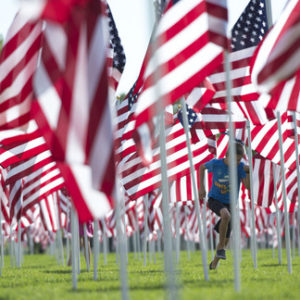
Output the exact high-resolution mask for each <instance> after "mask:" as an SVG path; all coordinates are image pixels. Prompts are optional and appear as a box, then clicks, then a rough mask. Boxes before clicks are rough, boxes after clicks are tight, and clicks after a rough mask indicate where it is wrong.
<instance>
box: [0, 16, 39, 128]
mask: <svg viewBox="0 0 300 300" xmlns="http://www.w3.org/2000/svg"><path fill="white" fill-rule="evenodd" d="M41 36H42V23H41V22H38V23H29V22H28V18H26V17H24V16H23V15H21V14H17V15H16V17H15V19H14V20H13V23H12V25H11V26H10V28H9V30H8V34H7V38H6V42H5V43H4V45H3V48H2V51H1V56H0V128H1V129H9V128H14V127H19V126H21V125H26V123H27V122H28V120H29V119H30V109H31V101H32V99H33V91H32V81H33V76H34V73H35V70H36V67H37V63H38V55H39V50H40V47H41Z"/></svg>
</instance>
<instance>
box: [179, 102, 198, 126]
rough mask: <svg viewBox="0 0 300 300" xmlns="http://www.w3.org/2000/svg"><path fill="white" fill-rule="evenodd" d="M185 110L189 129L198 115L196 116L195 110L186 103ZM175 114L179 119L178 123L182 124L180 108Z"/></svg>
mask: <svg viewBox="0 0 300 300" xmlns="http://www.w3.org/2000/svg"><path fill="white" fill-rule="evenodd" d="M186 110H187V118H188V125H189V128H190V129H191V128H192V127H193V125H194V123H195V122H196V120H197V118H198V117H197V114H196V112H195V111H194V110H193V109H191V108H190V107H189V106H188V105H187V104H186ZM177 115H178V120H179V121H180V123H181V124H182V126H183V119H182V109H181V110H180V111H179V112H178V114H177ZM183 127H184V126H183Z"/></svg>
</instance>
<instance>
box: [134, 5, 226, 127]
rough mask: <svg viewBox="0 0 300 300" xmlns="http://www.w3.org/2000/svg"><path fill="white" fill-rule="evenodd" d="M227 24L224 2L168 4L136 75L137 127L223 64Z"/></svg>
mask: <svg viewBox="0 0 300 300" xmlns="http://www.w3.org/2000/svg"><path fill="white" fill-rule="evenodd" d="M226 22H227V9H226V3H225V1H218V2H216V1H211V0H206V1H204V0H203V1H201V0H180V1H178V0H177V1H173V0H172V1H169V3H168V5H167V7H166V9H165V12H164V14H163V15H162V17H161V19H160V20H159V22H158V24H157V27H156V28H155V31H154V33H153V36H152V39H151V42H150V45H149V47H148V50H147V53H146V57H145V60H144V62H143V66H142V71H141V73H140V76H139V82H138V88H140V87H142V91H141V93H140V95H139V97H138V101H137V107H136V110H135V119H136V124H135V127H136V128H138V127H139V126H141V124H143V123H144V122H147V121H148V120H150V119H151V118H152V117H153V116H155V115H156V114H157V113H158V112H159V111H160V110H161V108H163V107H165V106H167V105H168V104H171V103H173V102H175V101H177V100H178V99H179V98H180V97H181V96H183V95H184V94H185V93H187V92H190V91H191V90H192V88H194V87H195V86H198V85H199V84H200V83H201V82H202V81H203V80H204V78H205V77H206V76H207V75H209V74H210V73H212V71H213V70H214V69H215V68H216V67H217V66H218V65H219V64H220V63H221V62H222V59H223V49H224V47H225V46H226V45H227V43H226V42H227V38H226ZM203 58H205V59H203Z"/></svg>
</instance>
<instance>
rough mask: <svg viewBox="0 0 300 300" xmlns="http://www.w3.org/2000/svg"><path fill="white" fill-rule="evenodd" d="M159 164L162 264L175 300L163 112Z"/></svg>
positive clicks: (171, 295) (161, 115)
mask: <svg viewBox="0 0 300 300" xmlns="http://www.w3.org/2000/svg"><path fill="white" fill-rule="evenodd" d="M159 144H160V162H161V181H162V183H161V184H162V212H163V230H164V262H165V273H166V277H167V286H168V296H169V298H171V299H177V298H178V294H177V291H176V287H175V274H174V266H173V255H172V252H173V251H172V236H171V228H170V218H169V188H168V186H169V184H168V175H167V151H166V132H165V119H164V110H162V112H161V114H160V135H159Z"/></svg>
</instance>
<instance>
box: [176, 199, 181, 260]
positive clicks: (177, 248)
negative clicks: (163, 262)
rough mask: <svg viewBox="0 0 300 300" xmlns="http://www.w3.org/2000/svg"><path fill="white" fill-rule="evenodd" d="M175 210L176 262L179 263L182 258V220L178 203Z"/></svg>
mask: <svg viewBox="0 0 300 300" xmlns="http://www.w3.org/2000/svg"><path fill="white" fill-rule="evenodd" d="M175 210H176V215H175V216H176V219H175V221H176V227H175V228H176V263H177V264H178V263H179V258H180V232H179V231H180V228H179V227H180V224H179V223H180V222H179V221H180V220H179V207H178V205H177V204H176V206H175Z"/></svg>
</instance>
